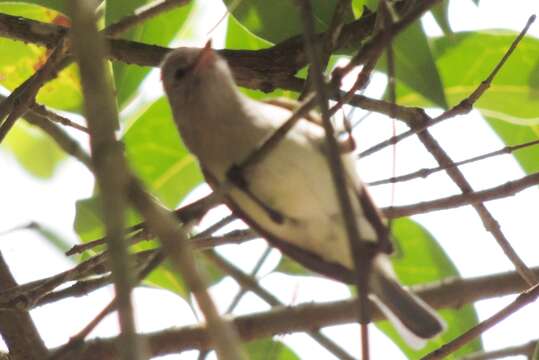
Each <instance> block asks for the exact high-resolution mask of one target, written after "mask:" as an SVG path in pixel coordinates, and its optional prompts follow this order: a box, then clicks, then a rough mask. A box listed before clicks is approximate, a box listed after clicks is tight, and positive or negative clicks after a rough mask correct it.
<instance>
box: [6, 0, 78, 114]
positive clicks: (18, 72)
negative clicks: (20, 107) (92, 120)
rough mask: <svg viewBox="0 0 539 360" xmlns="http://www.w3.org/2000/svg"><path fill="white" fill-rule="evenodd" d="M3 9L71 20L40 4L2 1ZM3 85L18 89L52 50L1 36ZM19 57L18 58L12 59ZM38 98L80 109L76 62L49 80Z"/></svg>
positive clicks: (51, 20)
mask: <svg viewBox="0 0 539 360" xmlns="http://www.w3.org/2000/svg"><path fill="white" fill-rule="evenodd" d="M0 12H2V13H5V14H10V15H16V16H22V17H26V18H29V19H33V20H38V21H42V22H48V23H58V24H61V25H66V24H69V19H67V18H66V17H65V16H64V15H62V14H60V13H58V12H56V11H54V10H50V9H46V8H44V7H41V6H37V5H31V4H22V3H3V2H0ZM0 49H2V51H0V85H2V86H4V87H6V88H7V89H8V90H13V89H15V88H16V87H17V86H18V85H20V84H21V83H22V82H23V81H25V80H26V79H28V78H29V77H30V76H32V75H33V74H34V73H35V72H36V70H38V69H39V68H40V67H41V66H42V65H43V64H44V63H45V62H46V60H47V57H48V55H49V51H48V50H47V49H46V48H44V47H41V46H37V45H33V44H25V43H23V42H21V41H14V40H9V39H6V38H0ZM13 59H17V61H15V62H14V61H13ZM36 100H37V102H39V103H41V104H44V105H47V106H50V107H53V108H56V109H60V110H67V111H72V112H80V111H81V105H82V95H81V91H80V83H79V76H78V72H77V70H76V66H75V65H71V66H69V67H67V68H66V69H64V70H63V71H61V72H60V73H59V74H58V76H57V78H56V79H54V80H53V81H50V82H48V83H46V84H45V85H44V86H43V87H42V88H41V89H40V90H39V93H38V95H37V98H36Z"/></svg>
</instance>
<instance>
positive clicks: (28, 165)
mask: <svg viewBox="0 0 539 360" xmlns="http://www.w3.org/2000/svg"><path fill="white" fill-rule="evenodd" d="M0 146H1V147H2V148H4V149H7V150H9V151H10V152H11V153H12V154H13V156H15V158H16V159H17V161H18V163H19V164H20V165H21V166H22V167H23V168H24V169H25V170H26V171H28V173H30V174H31V175H32V176H35V177H38V178H41V179H48V178H50V177H51V176H52V175H53V174H54V172H55V170H56V169H57V167H58V165H59V164H60V162H61V161H62V160H63V159H65V158H66V154H65V153H64V152H63V151H62V150H61V149H60V148H59V147H58V145H56V142H54V140H52V139H51V138H50V137H49V136H48V135H47V134H45V133H43V132H42V131H41V130H40V129H37V128H34V127H33V126H31V125H28V124H27V123H25V122H23V121H18V122H17V123H16V124H15V126H14V127H13V128H12V129H11V131H10V132H9V135H8V136H7V137H6V139H5V140H4V141H3V142H2V144H1V145H0Z"/></svg>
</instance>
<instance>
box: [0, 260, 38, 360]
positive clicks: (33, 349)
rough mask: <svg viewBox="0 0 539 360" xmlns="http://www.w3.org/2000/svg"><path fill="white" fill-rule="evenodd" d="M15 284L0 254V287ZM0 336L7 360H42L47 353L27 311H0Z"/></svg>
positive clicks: (14, 285) (13, 285)
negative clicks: (6, 348) (3, 343)
mask: <svg viewBox="0 0 539 360" xmlns="http://www.w3.org/2000/svg"><path fill="white" fill-rule="evenodd" d="M16 286H17V283H16V282H15V279H14V278H13V276H12V275H11V272H10V271H9V267H8V265H7V263H6V262H5V261H4V258H3V256H2V254H1V253H0V287H1V288H4V289H5V288H12V287H16ZM0 334H1V335H2V338H3V339H4V341H5V342H6V345H7V347H8V349H9V359H13V360H24V359H28V360H31V359H36V360H37V359H44V358H46V356H47V354H48V351H47V348H46V347H45V343H44V342H43V340H42V339H41V337H40V336H39V333H38V331H37V329H36V326H35V325H34V322H33V321H32V318H31V317H30V313H29V312H27V311H17V310H16V311H13V310H6V311H0Z"/></svg>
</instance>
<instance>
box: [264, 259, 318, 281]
mask: <svg viewBox="0 0 539 360" xmlns="http://www.w3.org/2000/svg"><path fill="white" fill-rule="evenodd" d="M273 271H279V272H282V273H284V274H287V275H299V276H317V274H316V273H313V272H312V271H310V270H308V269H306V268H305V267H303V266H302V265H301V264H300V263H298V262H297V261H294V260H292V259H290V258H289V257H288V256H284V255H283V256H281V260H280V261H279V264H278V265H277V267H275V269H274V270H273Z"/></svg>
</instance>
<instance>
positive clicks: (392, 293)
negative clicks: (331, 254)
mask: <svg viewBox="0 0 539 360" xmlns="http://www.w3.org/2000/svg"><path fill="white" fill-rule="evenodd" d="M379 257H380V256H378V257H377V258H379ZM376 260H378V259H376ZM388 269H389V268H388V266H387V265H382V266H380V261H375V263H374V268H373V272H372V276H371V279H370V282H371V283H370V288H371V291H372V293H373V294H374V295H375V296H376V297H377V298H378V300H379V301H380V303H381V304H382V305H381V306H380V308H381V310H382V312H384V313H386V315H388V318H389V320H392V322H393V323H394V325H396V329H397V330H398V331H399V332H400V333H401V335H403V338H404V339H407V338H408V339H410V341H407V342H409V343H410V345H411V346H413V347H418V345H417V343H418V342H417V341H415V340H414V339H417V338H419V339H430V338H433V337H435V336H436V335H438V334H439V333H440V332H442V331H443V330H444V328H445V324H444V322H443V320H442V319H441V318H440V317H439V316H438V315H437V314H436V312H435V311H434V310H433V309H432V308H431V307H429V306H428V305H427V304H426V303H425V302H424V301H423V300H421V299H420V298H419V297H417V296H416V295H414V294H412V293H411V292H409V291H407V290H406V289H404V288H403V287H402V286H401V285H400V284H399V283H398V282H397V280H396V279H395V278H394V276H393V274H392V273H391V271H390V270H388ZM387 312H389V314H387ZM395 320H398V323H397V324H395ZM402 327H404V329H403V328H402ZM410 333H411V334H413V336H410V335H411V334H410ZM414 336H415V337H414ZM414 344H415V346H414Z"/></svg>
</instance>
